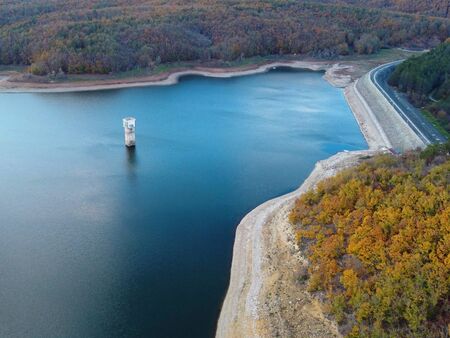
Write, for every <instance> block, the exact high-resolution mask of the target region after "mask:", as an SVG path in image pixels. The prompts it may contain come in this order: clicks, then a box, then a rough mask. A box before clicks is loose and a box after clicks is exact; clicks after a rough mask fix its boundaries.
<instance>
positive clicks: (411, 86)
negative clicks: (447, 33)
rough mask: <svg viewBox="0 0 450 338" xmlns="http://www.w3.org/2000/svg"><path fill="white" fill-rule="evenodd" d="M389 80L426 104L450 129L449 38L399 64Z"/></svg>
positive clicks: (417, 100)
mask: <svg viewBox="0 0 450 338" xmlns="http://www.w3.org/2000/svg"><path fill="white" fill-rule="evenodd" d="M389 83H390V84H391V85H393V86H396V87H398V88H399V89H400V90H401V91H403V92H406V93H407V94H408V96H409V97H410V98H411V100H412V102H413V103H415V104H416V105H417V106H420V107H421V106H426V107H425V109H426V110H427V111H430V112H431V113H432V114H433V115H434V116H435V117H436V118H437V119H438V120H439V121H440V123H441V124H442V125H443V126H444V128H445V129H446V130H447V131H449V132H450V39H449V40H448V41H447V42H445V43H443V44H442V45H440V46H438V47H437V48H435V49H434V50H432V51H431V52H429V53H426V54H424V55H421V56H419V57H413V58H410V59H408V60H406V61H405V62H403V63H402V64H400V65H399V66H398V67H397V68H396V69H395V71H394V72H393V73H392V75H391V77H390V79H389Z"/></svg>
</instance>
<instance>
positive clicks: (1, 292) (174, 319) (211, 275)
mask: <svg viewBox="0 0 450 338" xmlns="http://www.w3.org/2000/svg"><path fill="white" fill-rule="evenodd" d="M127 115H133V116H135V117H136V118H137V130H136V131H137V134H136V139H137V147H136V150H135V151H134V152H130V151H127V149H125V147H124V141H123V129H122V121H121V120H122V117H125V116H127ZM0 141H1V142H0V154H1V159H0V195H1V198H0V336H1V337H211V336H213V334H214V330H215V326H216V321H217V318H218V315H219V311H220V306H221V302H222V300H223V298H224V296H225V292H226V289H227V286H228V279H229V271H230V266H231V255H232V247H233V240H234V233H235V229H236V226H237V224H238V223H239V221H240V219H241V218H242V217H243V216H244V215H245V214H246V213H247V212H249V211H250V210H251V209H253V208H254V207H256V206H257V205H258V204H260V203H262V202H264V201H266V200H267V199H269V198H272V197H275V196H279V195H281V194H284V193H286V192H289V191H291V190H293V189H295V188H297V187H298V186H299V185H300V184H301V182H302V181H303V180H304V179H305V178H306V177H307V176H308V174H309V172H310V171H311V170H312V168H313V166H314V163H315V162H316V161H317V160H320V159H323V158H326V157H328V156H330V155H332V154H334V153H336V152H338V151H341V150H344V149H347V150H354V149H364V148H366V143H365V141H364V139H363V137H362V135H361V133H360V131H359V129H358V125H357V123H356V121H355V120H354V118H353V115H352V113H351V112H350V110H349V108H348V106H347V104H346V102H345V99H344V96H343V92H342V90H340V89H336V88H333V87H331V86H330V85H329V84H328V83H327V82H325V81H324V80H323V79H322V74H321V73H314V72H298V71H290V70H287V69H280V70H277V71H271V72H269V73H266V74H260V75H253V76H247V77H239V78H232V79H212V78H202V77H185V78H183V79H182V80H181V82H180V83H179V84H177V85H175V86H169V87H147V88H134V89H121V90H110V91H100V92H89V93H64V94H0Z"/></svg>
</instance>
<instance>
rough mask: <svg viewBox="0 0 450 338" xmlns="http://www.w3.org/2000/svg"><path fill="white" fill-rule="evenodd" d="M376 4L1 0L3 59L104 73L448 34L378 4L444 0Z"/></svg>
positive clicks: (41, 68)
mask: <svg viewBox="0 0 450 338" xmlns="http://www.w3.org/2000/svg"><path fill="white" fill-rule="evenodd" d="M379 2H380V1H379V0H372V1H368V2H366V1H362V0H361V1H356V0H345V1H341V2H340V3H339V4H335V2H334V1H327V0H315V1H292V0H259V1H254V0H198V1H185V0H165V1H163V0H109V1H105V0H92V1H88V0H66V1H60V0H50V1H41V0H28V1H21V0H7V1H2V2H1V3H0V64H3V65H12V64H19V65H31V67H30V70H31V71H32V72H33V73H34V74H42V75H43V74H48V73H51V72H59V71H62V72H66V73H109V72H119V71H127V70H131V69H136V68H139V67H145V68H147V67H153V66H154V65H155V64H158V63H166V62H174V61H185V60H210V59H222V60H236V59H239V58H243V57H250V56H255V55H261V56H264V55H269V54H283V53H290V54H293V53H302V54H308V55H312V56H316V57H325V58H327V57H335V56H338V55H346V54H349V53H357V54H370V53H373V52H376V51H377V50H378V49H380V48H382V47H388V46H401V45H407V46H429V45H436V44H437V43H439V42H440V41H443V40H445V39H446V38H447V37H448V36H449V35H450V21H449V20H448V19H445V18H435V17H433V18H431V17H426V16H420V15H410V14H404V13H399V12H391V11H386V10H384V9H394V10H405V11H407V12H411V11H412V12H415V13H420V14H427V15H428V14H430V13H431V14H433V15H440V14H439V13H440V11H441V10H440V9H439V10H437V12H435V9H436V8H441V6H440V5H439V4H440V3H441V0H433V1H426V2H423V4H424V5H423V6H422V5H421V6H419V5H417V6H413V7H411V6H407V7H408V8H407V9H404V8H403V7H404V6H400V5H395V4H401V3H404V4H406V3H408V1H403V2H402V1H399V0H397V1H382V3H383V4H382V5H381V4H379ZM416 2H417V4H419V3H420V4H422V1H416ZM416 2H414V3H416ZM427 4H430V6H428V5H427ZM405 6H406V5H405ZM364 7H365V8H364ZM370 8H384V9H370ZM441 16H443V17H444V16H446V15H444V14H442V15H441Z"/></svg>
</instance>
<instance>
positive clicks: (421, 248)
mask: <svg viewBox="0 0 450 338" xmlns="http://www.w3.org/2000/svg"><path fill="white" fill-rule="evenodd" d="M449 150H450V146H449V144H447V145H435V146H431V147H429V148H428V149H427V150H425V151H424V152H422V153H420V152H410V153H406V154H404V155H401V156H398V157H394V156H392V155H382V156H378V157H376V158H374V159H370V160H366V161H365V162H363V163H362V164H361V165H359V167H357V168H354V169H350V170H347V171H344V172H342V173H340V174H338V175H337V176H336V177H333V178H330V179H327V180H325V181H323V182H322V183H320V184H319V185H318V187H317V189H316V190H315V191H310V192H308V193H306V194H304V195H303V196H302V197H301V198H300V199H299V200H298V201H297V202H296V205H295V208H294V209H293V211H292V212H291V215H290V220H291V222H292V223H293V224H294V227H295V230H296V234H297V240H298V243H299V246H300V248H301V250H304V251H305V252H306V253H307V255H308V258H309V261H310V262H311V265H310V266H309V271H308V272H306V273H305V274H304V275H302V276H300V277H299V279H300V280H301V281H302V282H304V283H307V285H308V288H309V290H310V291H311V292H313V294H315V295H316V296H317V297H318V298H319V299H321V300H323V301H324V302H325V304H326V308H327V311H328V313H329V314H330V315H332V316H333V318H334V319H335V320H336V321H337V322H338V323H339V325H340V329H341V331H342V332H343V333H344V334H346V335H347V336H349V337H447V334H448V331H447V324H448V318H449V315H450V313H449V305H450V304H449V299H450V298H449V296H450V294H449V276H450V260H449V259H450V203H449V201H450V195H449V193H450V191H449V186H450V185H449V183H450V158H449V155H448V154H449Z"/></svg>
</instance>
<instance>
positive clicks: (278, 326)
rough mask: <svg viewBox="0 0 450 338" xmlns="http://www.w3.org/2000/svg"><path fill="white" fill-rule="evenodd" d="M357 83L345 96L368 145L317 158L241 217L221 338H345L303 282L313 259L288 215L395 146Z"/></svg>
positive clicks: (220, 322) (221, 320) (347, 88)
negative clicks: (294, 185) (286, 188)
mask: <svg viewBox="0 0 450 338" xmlns="http://www.w3.org/2000/svg"><path fill="white" fill-rule="evenodd" d="M325 78H326V75H325ZM358 82H359V79H357V80H356V81H353V82H350V83H349V84H348V85H347V86H345V89H344V96H345V99H346V100H347V103H348V105H349V107H350V108H351V110H352V113H353V115H354V117H355V119H356V121H357V123H358V125H359V128H360V131H361V133H362V134H363V136H364V138H365V140H366V142H367V145H368V149H367V150H361V151H351V152H340V153H337V154H335V155H333V156H331V157H329V158H327V159H324V160H322V161H319V162H317V163H316V165H315V167H314V169H313V171H312V172H311V174H310V175H309V176H308V178H307V179H306V180H305V181H304V182H303V184H302V185H301V186H300V187H299V188H298V189H297V190H295V191H293V192H291V193H288V194H286V195H283V196H280V197H278V198H275V199H272V200H269V201H267V202H265V203H263V204H261V205H260V206H258V207H256V208H255V209H253V210H252V211H251V212H250V213H248V214H247V215H246V216H245V217H244V218H243V219H242V221H241V222H240V223H239V225H238V227H237V229H236V237H235V242H234V247H233V259H232V266H231V276H230V283H229V287H228V290H227V293H226V296H225V299H224V301H223V304H222V309H221V312H220V317H219V319H218V324H217V331H216V337H218V338H223V337H272V336H288V337H297V336H302V337H304V336H316V337H340V333H339V331H338V329H337V326H336V324H335V323H334V322H332V321H330V320H329V319H327V318H326V317H325V315H324V313H323V311H322V309H321V306H320V304H319V303H318V302H317V301H316V300H314V299H313V298H312V297H311V296H310V294H309V293H308V292H307V290H306V286H305V285H303V286H302V285H300V284H299V269H301V268H302V267H305V266H306V265H307V264H308V263H307V261H306V258H305V257H303V256H302V253H301V252H300V251H299V249H298V247H297V244H296V241H295V234H294V232H293V229H292V227H291V225H290V223H289V220H288V215H289V212H290V210H291V208H292V206H293V204H294V202H295V200H296V199H297V198H298V197H299V196H301V195H302V194H303V193H305V192H306V191H308V190H310V189H312V188H314V187H315V186H316V184H317V183H318V182H320V181H321V180H323V179H325V178H327V177H331V176H334V175H335V174H336V173H338V172H339V171H341V170H343V169H346V168H349V167H352V166H355V165H357V164H359V163H360V162H361V161H363V160H364V159H366V158H368V157H372V156H374V155H376V154H380V153H383V152H387V151H388V149H390V148H392V143H391V140H390V139H389V138H388V136H387V135H386V133H385V130H384V129H383V125H382V123H380V121H379V120H378V119H377V115H376V114H375V112H374V111H373V110H372V108H371V107H370V105H369V104H368V102H367V101H366V99H365V98H364V97H363V96H362V95H361V93H360V91H359V89H358V88H357V85H358Z"/></svg>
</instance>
